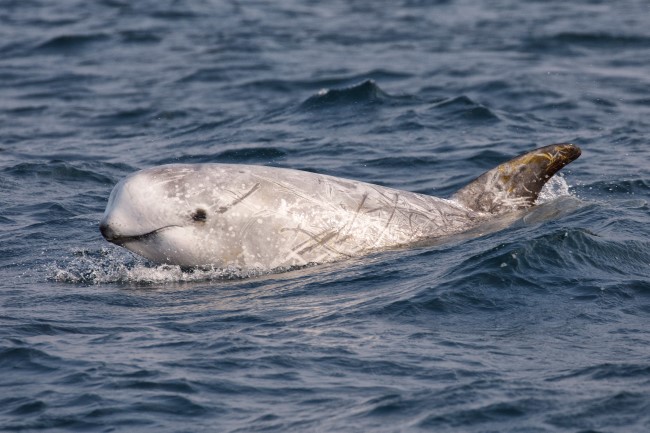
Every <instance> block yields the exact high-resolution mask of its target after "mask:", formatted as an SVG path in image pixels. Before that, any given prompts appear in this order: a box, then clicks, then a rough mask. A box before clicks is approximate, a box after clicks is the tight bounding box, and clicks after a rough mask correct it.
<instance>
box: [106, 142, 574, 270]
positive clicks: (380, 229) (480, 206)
mask: <svg viewBox="0 0 650 433" xmlns="http://www.w3.org/2000/svg"><path fill="white" fill-rule="evenodd" d="M580 153H581V151H580V148H578V147H577V146H575V145H572V144H564V143H563V144H553V145H550V146H546V147H542V148H539V149H536V150H533V151H531V152H528V153H526V154H524V155H521V156H519V157H516V158H514V159H512V160H510V161H508V162H505V163H503V164H501V165H499V166H497V167H495V168H493V169H492V170H489V171H487V172H486V173H484V174H482V175H481V176H479V177H478V178H476V179H475V180H473V181H472V182H470V183H469V184H468V185H466V186H465V187H463V188H461V189H460V190H459V191H457V192H456V193H455V194H453V195H452V196H451V197H450V198H448V199H444V198H438V197H433V196H429V195H425V194H417V193H414V192H408V191H401V190H397V189H393V188H388V187H384V186H379V185H374V184H370V183H365V182H359V181H356V180H349V179H342V178H337V177H333V176H327V175H323V174H315V173H310V172H305V171H299V170H292V169H286V168H276V167H267V166H255V165H240V164H169V165H162V166H158V167H152V168H148V169H145V170H141V171H138V172H135V173H133V174H131V175H129V176H128V177H126V178H125V179H123V180H121V181H120V182H119V183H118V184H117V185H115V187H114V188H113V190H112V192H111V194H110V197H109V199H108V204H107V206H106V211H105V212H104V215H103V217H102V220H101V222H100V225H99V228H100V231H101V233H102V235H103V236H104V238H106V240H108V241H109V242H112V243H114V244H117V245H120V246H122V247H124V248H126V249H128V250H130V251H132V252H134V253H136V254H139V255H141V256H143V257H145V258H147V259H149V260H151V261H153V262H156V263H160V264H172V265H180V266H181V267H186V268H195V267H200V268H203V267H216V268H226V267H235V268H238V269H242V270H278V269H280V270H281V269H288V268H292V267H296V266H303V265H307V264H317V263H326V262H332V261H338V260H343V259H346V258H350V257H357V256H361V255H364V254H368V253H371V252H376V251H381V250H387V249H396V248H403V247H406V246H409V245H416V244H422V243H423V242H427V241H431V240H435V239H440V238H442V237H448V236H450V235H455V234H459V233H463V232H467V231H469V230H471V229H473V228H476V227H478V226H479V225H480V224H481V223H484V222H487V221H489V220H493V219H497V218H502V216H503V215H504V214H507V213H511V212H513V211H515V210H519V209H526V208H528V207H531V206H533V205H534V204H535V201H536V199H537V197H538V195H539V192H540V190H541V189H542V187H543V186H544V184H545V183H546V182H547V181H548V180H549V179H550V178H551V176H553V175H554V174H555V173H556V172H557V171H558V170H560V169H561V168H562V167H564V166H565V165H567V164H568V163H570V162H571V161H573V160H575V159H576V158H578V157H579V156H580Z"/></svg>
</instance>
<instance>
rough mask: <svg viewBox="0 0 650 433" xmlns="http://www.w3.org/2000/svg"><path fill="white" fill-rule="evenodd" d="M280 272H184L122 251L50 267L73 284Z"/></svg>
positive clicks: (80, 256) (79, 256) (52, 274)
mask: <svg viewBox="0 0 650 433" xmlns="http://www.w3.org/2000/svg"><path fill="white" fill-rule="evenodd" d="M278 271H279V270H274V271H270V270H265V269H252V270H246V271H243V270H241V269H239V268H236V267H226V268H213V267H211V268H203V269H190V270H187V269H183V268H181V267H180V266H174V265H153V264H151V263H150V262H148V261H147V260H145V259H142V258H140V257H136V256H134V255H132V254H130V253H128V252H126V251H123V250H122V249H113V248H101V249H98V250H93V251H90V250H79V251H75V252H74V253H73V256H72V257H71V258H67V259H64V260H62V261H61V262H57V263H52V264H50V265H47V266H46V273H47V276H48V277H47V278H48V279H49V280H50V281H56V282H62V283H72V284H89V285H92V284H109V283H113V284H114V283H118V284H140V285H151V284H164V283H179V282H197V281H211V280H233V279H243V278H250V277H255V276H261V275H266V274H270V273H275V272H278Z"/></svg>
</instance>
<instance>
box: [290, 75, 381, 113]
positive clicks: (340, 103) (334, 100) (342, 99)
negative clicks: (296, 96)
mask: <svg viewBox="0 0 650 433" xmlns="http://www.w3.org/2000/svg"><path fill="white" fill-rule="evenodd" d="M389 98H390V96H389V95H388V94H387V93H385V92H384V91H383V90H382V89H380V88H379V86H378V85H377V84H376V83H375V82H374V81H373V80H366V81H364V82H362V83H360V84H357V85H354V86H350V87H346V88H343V89H323V90H321V91H320V92H318V94H316V95H314V96H312V97H310V98H309V99H307V100H306V101H304V102H303V103H302V104H301V107H302V108H304V109H307V110H318V109H324V108H332V107H345V106H354V105H367V104H372V103H380V102H382V101H386V100H388V99H389Z"/></svg>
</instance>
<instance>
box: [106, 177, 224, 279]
mask: <svg viewBox="0 0 650 433" xmlns="http://www.w3.org/2000/svg"><path fill="white" fill-rule="evenodd" d="M204 178H205V176H204V175H202V174H201V172H200V166H192V165H167V166H161V167H155V168H152V169H147V170H142V171H139V172H136V173H134V174H132V175H130V176H128V177H127V178H125V179H123V180H122V181H120V182H119V183H118V184H117V185H116V186H115V187H114V188H113V191H112V192H111V195H110V197H109V199H108V204H107V206H106V210H105V212H104V215H103V217H102V220H101V222H100V224H99V229H100V231H101V233H102V235H103V236H104V238H106V240H108V241H109V242H112V243H114V244H117V245H120V246H122V247H124V248H126V249H128V250H131V251H133V252H135V253H137V254H139V255H141V256H143V257H145V258H148V259H150V260H152V261H155V262H158V263H168V264H175V265H181V266H193V265H196V264H197V263H206V264H207V263H211V262H213V260H211V259H210V258H209V257H205V256H207V255H208V252H207V250H208V248H206V247H205V244H206V241H207V238H208V235H209V233H211V229H212V231H214V228H213V224H211V223H212V222H213V221H212V220H213V218H214V212H213V211H212V210H213V208H214V205H213V204H211V203H215V202H218V200H216V201H215V199H214V197H213V196H212V194H211V191H210V189H209V188H206V187H205V185H206V184H207V182H206V181H205V180H204ZM213 238H214V236H212V237H211V238H210V239H213Z"/></svg>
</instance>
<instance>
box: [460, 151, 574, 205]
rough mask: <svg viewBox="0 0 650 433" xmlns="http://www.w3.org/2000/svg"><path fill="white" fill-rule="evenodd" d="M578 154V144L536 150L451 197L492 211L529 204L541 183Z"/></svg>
mask: <svg viewBox="0 0 650 433" xmlns="http://www.w3.org/2000/svg"><path fill="white" fill-rule="evenodd" d="M580 153H581V151H580V148H579V147H578V146H575V145H573V144H568V143H562V144H551V145H549V146H545V147H541V148H539V149H535V150H533V151H531V152H528V153H526V154H524V155H521V156H518V157H516V158H514V159H511V160H510V161H508V162H505V163H503V164H501V165H499V166H497V167H495V168H493V169H492V170H489V171H487V172H485V173H483V174H482V175H480V176H479V177H477V178H476V179H475V180H473V181H472V182H470V183H469V184H468V185H467V186H465V187H463V188H461V189H460V190H458V191H457V192H456V193H455V194H454V195H453V196H452V197H451V199H452V200H455V201H456V202H458V203H460V204H462V205H463V206H465V207H467V208H469V209H471V210H474V211H477V212H487V213H491V214H500V213H503V212H507V211H511V210H516V209H524V208H527V207H530V206H532V205H533V204H535V200H537V196H538V195H539V192H540V191H541V189H542V187H543V186H544V184H546V182H548V180H549V179H550V178H551V177H552V176H553V175H554V174H555V173H557V172H558V171H559V170H560V169H561V168H562V167H564V166H565V165H567V164H569V163H570V162H571V161H573V160H575V159H576V158H578V157H579V156H580Z"/></svg>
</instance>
